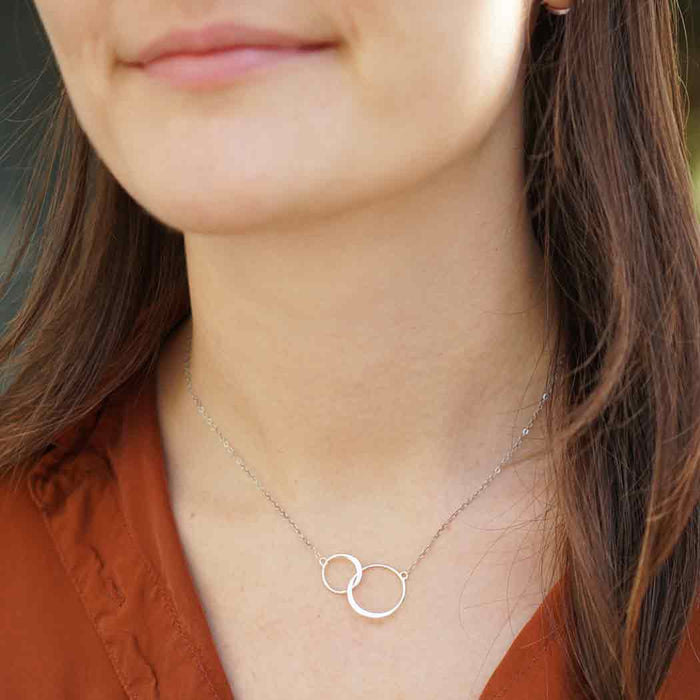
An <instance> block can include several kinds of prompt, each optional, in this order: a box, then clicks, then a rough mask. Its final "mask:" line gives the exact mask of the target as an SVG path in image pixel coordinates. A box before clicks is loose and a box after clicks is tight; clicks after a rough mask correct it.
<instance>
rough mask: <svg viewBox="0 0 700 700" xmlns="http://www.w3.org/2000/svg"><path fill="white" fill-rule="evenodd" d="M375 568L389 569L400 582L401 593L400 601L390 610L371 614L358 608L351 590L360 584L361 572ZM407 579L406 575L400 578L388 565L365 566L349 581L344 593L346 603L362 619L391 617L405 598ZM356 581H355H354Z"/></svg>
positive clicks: (369, 611)
mask: <svg viewBox="0 0 700 700" xmlns="http://www.w3.org/2000/svg"><path fill="white" fill-rule="evenodd" d="M375 568H382V569H389V571H391V572H392V573H393V574H395V575H396V576H397V577H398V579H399V581H401V586H402V591H401V600H399V602H398V603H396V605H394V607H393V608H391V610H387V611H385V612H372V611H371V610H365V609H364V608H362V607H360V606H359V605H358V604H357V601H356V600H355V598H354V596H353V594H352V589H353V588H355V586H357V584H358V583H359V582H360V580H361V579H362V571H364V570H365V569H375ZM407 578H408V575H406V576H402V575H401V574H400V573H399V572H398V571H397V570H396V569H394V568H393V567H392V566H389V565H388V564H367V566H363V567H362V570H361V571H360V573H359V574H354V575H353V577H352V578H351V579H350V582H349V583H348V590H347V591H346V593H347V596H348V602H349V603H350V605H351V606H352V609H353V610H354V611H355V612H356V613H358V615H362V616H363V617H372V618H379V617H388V616H389V615H391V614H392V613H393V612H395V611H396V610H397V608H398V607H399V605H401V603H403V600H404V598H405V597H406V579H407ZM355 579H357V581H355Z"/></svg>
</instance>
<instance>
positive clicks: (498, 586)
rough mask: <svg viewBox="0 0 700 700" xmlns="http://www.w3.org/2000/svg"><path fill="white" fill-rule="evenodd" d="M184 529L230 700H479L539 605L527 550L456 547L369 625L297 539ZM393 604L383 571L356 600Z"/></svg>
mask: <svg viewBox="0 0 700 700" xmlns="http://www.w3.org/2000/svg"><path fill="white" fill-rule="evenodd" d="M178 508H179V507H178V506H177V504H176V506H175V509H176V511H177V510H178ZM185 510H186V509H184V508H183V513H184V512H185ZM179 520H180V525H179V530H180V535H181V539H182V543H183V548H184V550H185V553H186V556H187V560H188V562H189V565H190V569H191V572H192V576H193V580H194V583H195V586H196V588H197V590H198V593H199V596H200V602H201V604H202V607H203V609H204V611H205V615H206V620H207V623H208V626H209V631H210V632H211V636H212V638H213V641H214V645H215V647H216V649H217V652H218V655H219V659H220V661H221V664H222V666H223V668H224V670H225V672H226V675H227V678H228V681H229V684H230V687H231V690H232V692H233V695H234V698H236V700H271V699H272V698H275V699H277V698H279V697H280V696H281V695H284V696H285V697H289V698H308V697H333V698H338V700H346V699H347V700H350V698H353V699H356V698H358V697H382V698H387V700H389V699H398V698H402V700H413V699H415V700H418V698H420V699H421V700H425V699H426V698H440V699H441V700H451V699H452V698H454V699H455V700H456V699H457V698H459V699H460V700H465V699H476V698H479V697H481V694H482V691H483V689H484V687H485V686H486V684H487V682H488V681H489V679H490V678H491V677H492V675H493V673H494V671H495V669H496V667H497V666H498V665H499V663H500V662H501V661H502V659H503V658H504V657H505V655H506V653H507V652H508V650H509V649H510V647H511V645H512V644H513V641H514V639H515V638H516V636H517V635H518V633H519V632H520V631H521V630H522V629H523V627H524V626H525V624H526V623H527V622H528V620H530V619H531V617H532V616H533V614H534V612H535V611H536V609H537V608H538V607H539V605H540V603H541V602H542V598H543V593H542V591H541V588H540V586H539V585H538V581H537V580H536V577H534V576H533V564H534V561H533V557H532V556H531V553H530V552H529V551H527V547H525V546H524V545H523V544H522V543H521V546H522V547H523V551H522V552H520V554H519V552H518V551H517V549H516V550H511V549H508V553H506V552H505V551H504V550H503V548H499V549H498V551H497V552H493V553H492V554H491V556H490V557H489V556H488V555H482V556H481V557H480V559H481V560H480V561H478V558H477V557H476V555H475V554H472V555H471V556H470V555H465V554H464V552H463V551H460V548H459V546H458V545H459V540H458V541H457V542H456V544H455V545H452V546H449V545H446V546H444V547H442V548H440V549H438V548H436V550H435V552H431V555H430V558H427V557H426V559H424V560H423V561H422V562H421V565H420V566H418V567H416V568H415V569H414V571H413V572H412V573H411V575H410V577H409V579H408V581H407V584H406V596H405V599H404V601H403V604H402V605H401V606H400V607H399V609H398V610H397V611H396V612H395V613H394V614H392V615H390V616H388V617H385V618H380V619H370V618H367V617H363V616H360V615H358V614H357V613H356V612H355V611H354V610H353V609H352V608H351V606H350V604H349V601H348V598H347V596H346V595H345V594H342V595H336V594H333V593H331V592H330V591H329V590H328V589H327V588H326V587H324V585H323V583H322V579H321V567H320V566H319V564H318V563H317V561H316V560H315V558H314V556H313V555H312V553H311V551H310V550H308V549H306V548H305V547H304V546H303V544H301V543H300V542H296V541H295V539H294V538H293V537H289V538H284V537H279V538H275V537H270V536H269V532H268V534H267V536H261V535H259V534H255V531H262V532H265V531H266V530H267V528H265V527H258V528H255V531H246V530H235V531H233V532H232V531H231V529H230V528H228V529H226V530H224V529H223V528H221V527H220V526H217V525H216V524H215V523H209V524H207V522H206V520H205V519H199V521H197V519H196V518H195V519H190V520H183V519H182V518H179ZM274 531H275V532H277V531H276V530H274ZM224 532H225V533H226V534H225V535H224V534H223V533H224ZM498 552H500V554H498ZM528 555H529V556H528ZM362 563H363V564H366V563H370V562H362ZM388 563H391V562H388ZM346 564H347V563H346V562H343V563H341V564H340V565H339V566H337V567H335V568H334V569H333V570H331V569H330V567H329V570H328V576H329V579H330V581H329V582H330V584H331V585H332V586H333V587H334V588H338V589H340V588H343V587H345V585H346V584H347V580H348V579H349V576H350V575H351V574H352V573H353V572H354V570H353V569H352V567H351V566H349V565H346ZM400 595H401V586H400V584H399V583H398V582H397V579H396V578H395V577H394V576H393V575H391V574H390V573H388V572H386V571H382V570H381V569H372V570H367V571H365V572H364V574H363V579H362V581H361V583H360V585H358V586H357V587H356V588H355V589H354V596H355V600H356V601H357V602H358V604H359V605H361V606H362V607H363V608H366V609H368V610H380V609H383V610H386V609H388V608H391V607H393V605H394V604H395V603H396V602H397V601H398V599H399V598H400Z"/></svg>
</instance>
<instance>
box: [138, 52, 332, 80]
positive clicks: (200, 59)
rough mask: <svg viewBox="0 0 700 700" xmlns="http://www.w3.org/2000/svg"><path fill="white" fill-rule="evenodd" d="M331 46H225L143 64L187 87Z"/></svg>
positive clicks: (150, 72)
mask: <svg viewBox="0 0 700 700" xmlns="http://www.w3.org/2000/svg"><path fill="white" fill-rule="evenodd" d="M327 48H328V47H309V48H256V47H243V48H236V49H224V50H219V51H212V52H209V53H202V54H176V55H171V56H166V57H164V58H161V59H157V60H154V61H151V62H150V63H147V64H145V65H143V66H142V68H143V70H144V71H145V72H146V73H147V74H148V75H150V76H152V77H154V78H156V79H158V80H162V81H164V82H166V83H169V84H170V85H174V86H176V87H184V88H206V87H215V86H217V85H225V84H227V83H230V82H232V81H234V80H235V79H236V78H239V77H240V76H242V75H245V74H246V73H249V72H250V71H257V70H259V69H260V68H267V67H269V66H272V65H276V64H279V63H282V62H286V61H288V60H290V59H298V58H302V57H305V56H309V55H311V54H318V53H320V52H321V51H323V50H325V49H327Z"/></svg>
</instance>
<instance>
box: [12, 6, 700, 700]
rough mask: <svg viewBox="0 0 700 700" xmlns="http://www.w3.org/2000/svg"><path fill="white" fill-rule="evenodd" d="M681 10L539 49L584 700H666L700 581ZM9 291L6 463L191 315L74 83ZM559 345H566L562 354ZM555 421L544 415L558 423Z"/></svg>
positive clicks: (23, 458) (573, 675) (563, 499)
mask: <svg viewBox="0 0 700 700" xmlns="http://www.w3.org/2000/svg"><path fill="white" fill-rule="evenodd" d="M678 24H679V15H678V9H677V7H676V5H675V3H674V2H672V0H606V2H588V1H586V2H579V3H578V4H577V5H576V6H575V8H574V11H573V12H571V13H570V14H569V15H568V16H567V17H566V18H561V17H552V16H549V15H547V14H545V13H541V14H540V15H539V16H538V18H537V21H536V24H535V27H534V32H533V34H532V36H531V37H529V40H528V51H527V52H526V71H527V73H526V82H525V134H526V148H525V153H524V158H525V166H526V174H527V183H526V184H527V202H528V206H529V209H530V213H531V219H532V225H533V231H534V233H535V236H536V237H537V240H538V242H539V244H540V245H541V248H542V252H543V255H544V259H545V264H546V274H547V279H548V280H550V281H551V283H552V285H553V288H554V289H555V291H556V296H557V299H556V303H557V308H558V312H557V313H558V316H559V320H560V328H559V330H558V346H557V350H558V351H559V352H561V353H562V354H563V355H564V357H565V366H564V380H565V381H564V382H563V386H564V390H563V391H559V392H557V393H555V395H554V396H553V400H554V401H557V402H558V407H559V409H560V410H559V411H558V412H557V414H558V415H561V416H562V417H563V418H562V420H561V421H560V424H558V425H557V426H556V431H554V430H553V427H554V426H553V425H552V419H551V417H550V419H548V420H549V425H548V429H549V431H550V432H551V433H552V435H551V437H552V440H551V445H552V449H553V453H555V454H557V455H558V458H557V460H556V461H555V462H554V469H553V474H552V479H553V483H554V484H555V491H554V493H555V496H556V514H557V525H558V527H557V528H556V532H557V542H556V553H557V557H558V560H559V562H560V569H561V570H562V571H563V572H564V576H563V577H562V582H563V583H564V585H565V588H564V590H563V592H564V596H563V600H564V606H563V607H564V610H563V612H564V614H565V618H564V619H565V624H564V625H563V627H562V632H563V634H564V641H565V647H564V648H565V651H566V658H567V660H568V670H569V673H568V676H567V677H568V684H569V691H568V692H569V695H568V696H570V697H572V698H574V697H581V698H599V699H604V700H607V699H610V700H613V699H619V698H630V699H631V700H652V698H654V697H655V695H656V692H657V691H658V689H659V687H660V686H661V684H662V681H663V680H664V677H665V675H666V674H667V672H668V669H669V666H670V662H671V660H672V656H673V654H674V652H675V650H676V648H677V644H678V641H679V639H680V636H681V634H682V632H683V629H684V627H685V625H686V623H687V620H688V618H689V615H690V613H691V605H692V604H693V602H694V600H695V595H696V592H697V591H698V582H699V579H700V532H699V520H698V516H699V509H698V503H699V502H700V464H699V459H700V247H699V238H698V233H699V232H698V226H697V223H696V219H695V216H694V211H693V200H692V191H691V182H690V176H689V171H688V153H687V147H686V144H685V140H684V125H685V122H686V118H687V109H688V107H687V104H686V103H685V102H684V93H683V91H682V84H681V80H680V78H679V61H678V55H677V44H676V37H677V32H678ZM14 245H15V250H14V253H13V255H12V257H11V259H10V260H9V261H8V264H7V272H6V274H5V275H4V280H3V283H2V287H1V288H0V295H5V294H6V292H7V290H8V289H10V287H11V285H12V283H13V281H16V279H17V277H18V273H19V271H20V270H21V269H29V270H30V271H31V282H30V284H29V286H28V290H27V293H26V295H25V297H24V301H23V304H22V305H21V307H20V309H19V311H18V313H17V314H16V316H15V317H14V318H13V320H12V321H11V323H10V324H9V325H8V326H7V328H6V330H5V333H4V335H3V337H2V338H0V367H2V371H3V378H4V383H5V384H6V387H5V389H4V392H3V393H2V394H1V395H0V470H2V471H0V473H3V472H4V473H5V474H6V475H10V474H11V473H17V472H20V473H21V472H22V471H23V469H24V468H25V467H26V466H28V465H29V464H31V462H32V461H33V460H35V459H36V458H37V457H38V456H39V455H40V454H41V453H42V451H43V450H45V449H46V448H47V446H48V445H50V443H51V440H52V439H53V438H54V437H55V436H56V435H57V434H59V433H61V432H62V431H63V430H64V429H66V428H67V427H69V426H70V425H72V424H73V423H75V422H76V421H78V420H80V419H81V418H82V417H84V416H85V415H86V414H88V413H89V412H91V411H92V410H93V409H94V408H95V407H96V406H98V405H99V404H100V403H101V402H102V401H103V399H104V398H106V397H107V396H108V395H109V394H111V393H112V392H113V391H114V390H115V389H117V388H118V387H120V386H121V385H122V384H124V382H126V381H127V380H129V379H130V378H133V377H134V376H135V375H136V373H138V372H141V371H144V372H146V371H149V370H150V369H152V368H153V367H154V365H155V362H156V360H157V357H158V354H159V350H160V347H161V344H162V341H163V340H164V338H165V337H166V336H167V335H168V334H169V333H170V332H171V330H172V329H173V328H174V326H176V325H177V324H178V323H179V321H181V320H182V319H183V318H185V317H186V316H187V315H188V314H189V297H188V288H187V279H186V269H185V256H184V247H183V240H182V236H181V235H179V234H178V232H176V231H172V230H168V229H167V228H166V227H165V226H164V225H163V224H162V223H160V222H158V221H156V220H154V218H152V217H151V216H150V215H149V214H148V213H147V212H145V211H144V210H143V209H142V208H141V207H140V206H139V205H138V204H137V203H136V202H135V201H134V200H133V199H132V198H131V197H130V196H129V195H128V194H127V193H126V192H125V191H124V190H123V189H122V187H121V186H120V185H119V183H118V182H117V181H116V180H115V178H114V177H113V176H112V175H111V173H110V172H109V171H108V170H107V169H106V167H105V166H104V164H103V163H102V162H101V161H100V159H99V157H98V156H97V154H96V153H95V151H94V150H93V148H92V147H91V145H90V143H89V142H88V139H87V138H86V135H85V134H84V133H83V131H82V130H81V128H80V126H79V124H78V122H77V120H76V116H75V114H74V112H73V110H72V108H71V105H70V102H69V100H68V97H67V95H66V92H65V89H64V88H63V87H60V88H59V91H58V93H57V97H56V100H55V105H54V112H53V115H52V120H51V128H50V130H49V131H48V133H47V135H46V138H45V141H44V143H43V144H42V147H41V150H40V151H39V155H38V157H37V159H36V167H35V169H34V172H33V175H32V178H31V181H30V182H29V186H28V194H27V197H26V200H25V206H24V209H23V214H22V219H21V226H20V232H19V234H18V235H17V236H16V237H15V240H14ZM556 355H557V353H555V356H556ZM550 415H552V414H550Z"/></svg>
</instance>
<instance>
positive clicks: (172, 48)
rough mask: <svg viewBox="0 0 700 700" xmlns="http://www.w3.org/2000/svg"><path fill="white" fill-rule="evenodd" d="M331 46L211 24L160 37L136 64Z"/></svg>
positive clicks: (284, 35)
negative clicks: (243, 50) (232, 51)
mask: <svg viewBox="0 0 700 700" xmlns="http://www.w3.org/2000/svg"><path fill="white" fill-rule="evenodd" d="M331 43H332V42H330V41H309V40H306V39H302V38H300V37H298V36H292V35H291V34H285V33H283V32H280V31H274V30H270V29H260V28H257V27H250V26H244V25H241V24H233V23H226V24H212V25H209V26H207V27H203V28H201V29H196V30H189V29H180V30H176V31H173V32H170V33H168V34H166V35H164V36H161V37H160V38H158V39H156V40H155V41H153V42H151V43H150V44H148V45H147V46H146V47H145V48H144V49H143V50H142V51H141V52H139V53H138V54H137V55H136V57H135V59H134V61H133V62H134V63H139V64H145V63H149V62H151V61H154V60H156V59H158V58H164V57H165V56H169V55H173V54H181V53H189V54H197V53H205V52H207V51H215V50H217V49H226V48H235V47H242V46H258V47H263V46H266V47H279V48H282V47H285V48H308V47H316V46H318V47H321V46H324V45H329V44H331Z"/></svg>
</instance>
